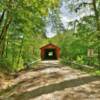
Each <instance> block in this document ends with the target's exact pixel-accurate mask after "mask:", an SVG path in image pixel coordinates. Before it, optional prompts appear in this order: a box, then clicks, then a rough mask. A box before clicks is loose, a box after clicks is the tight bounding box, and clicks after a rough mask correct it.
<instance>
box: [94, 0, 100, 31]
mask: <svg viewBox="0 0 100 100" xmlns="http://www.w3.org/2000/svg"><path fill="white" fill-rule="evenodd" d="M92 3H93V8H94V13H95V20H96V25H97V31H100V21H99V12H98V10H97V7H96V0H93V1H92Z"/></svg>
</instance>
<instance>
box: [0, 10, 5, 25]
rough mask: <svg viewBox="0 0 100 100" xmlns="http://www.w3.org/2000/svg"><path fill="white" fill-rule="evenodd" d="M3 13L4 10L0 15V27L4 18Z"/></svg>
mask: <svg viewBox="0 0 100 100" xmlns="http://www.w3.org/2000/svg"><path fill="white" fill-rule="evenodd" d="M5 12H6V9H4V10H3V12H2V15H1V17H0V26H1V25H2V22H3V19H4V16H5Z"/></svg>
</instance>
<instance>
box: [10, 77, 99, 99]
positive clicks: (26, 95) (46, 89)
mask: <svg viewBox="0 0 100 100" xmlns="http://www.w3.org/2000/svg"><path fill="white" fill-rule="evenodd" d="M99 80H100V76H87V77H81V78H78V79H71V80H65V81H63V82H60V83H55V84H50V85H47V86H43V87H39V88H37V89H34V90H32V91H26V92H23V93H19V94H13V95H12V96H10V97H9V98H14V100H29V99H31V98H35V97H38V96H41V95H43V94H48V93H52V92H55V91H61V90H64V89H65V88H71V87H76V86H80V85H84V84H87V83H89V82H93V81H99Z"/></svg>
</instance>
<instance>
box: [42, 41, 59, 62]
mask: <svg viewBox="0 0 100 100" xmlns="http://www.w3.org/2000/svg"><path fill="white" fill-rule="evenodd" d="M40 50H41V59H42V60H58V59H59V58H60V48H59V47H58V46H56V45H54V44H52V43H49V44H47V45H45V46H43V47H41V48H40Z"/></svg>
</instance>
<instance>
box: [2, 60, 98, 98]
mask: <svg viewBox="0 0 100 100" xmlns="http://www.w3.org/2000/svg"><path fill="white" fill-rule="evenodd" d="M37 67H39V69H36V70H28V71H24V72H21V73H20V75H19V76H18V77H17V78H15V79H13V80H11V83H10V86H9V88H8V89H6V90H5V91H3V92H0V100H100V77H97V76H91V75H89V74H87V73H85V72H81V71H79V70H75V69H72V68H70V67H69V66H64V65H61V64H59V62H58V61H45V62H42V63H40V64H38V66H37Z"/></svg>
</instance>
